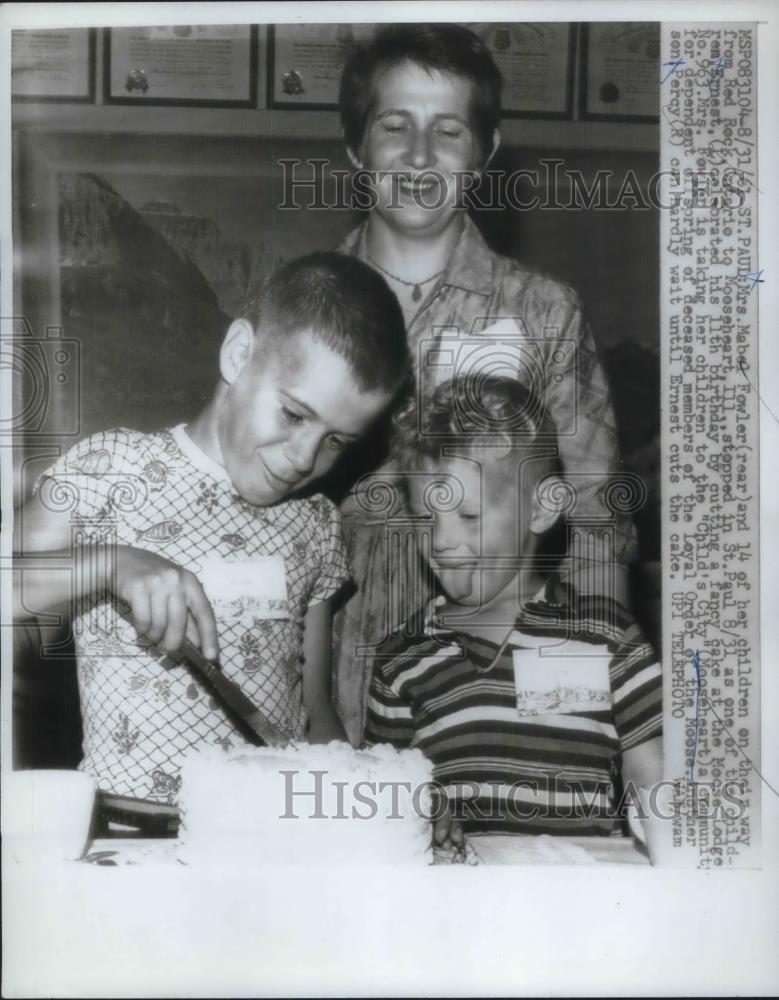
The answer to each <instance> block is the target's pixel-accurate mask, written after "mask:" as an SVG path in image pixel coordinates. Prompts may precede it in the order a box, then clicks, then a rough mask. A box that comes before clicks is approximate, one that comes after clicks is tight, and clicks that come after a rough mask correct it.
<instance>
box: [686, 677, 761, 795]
mask: <svg viewBox="0 0 779 1000" xmlns="http://www.w3.org/2000/svg"><path fill="white" fill-rule="evenodd" d="M704 697H706V696H705V695H704ZM706 701H707V702H708V703H709V708H710V709H711V710H712V712H713V714H714V717H715V719H716V720H717V722H719V723H720V724H721V726H722V728H723V729H724V730H725V732H727V731H728V724H727V722H725V720H724V719H723V718H722V716H721V715H720V714H719V712H718V711H717V709H716V708H715V707H714V705H713V704H712V702H711V698H706ZM728 739H730V741H731V742H732V743H733V746H734V747H735V748H736V750H738V752H739V753H740V754H741V756H742V757H743V758H744V760H745V761H746V762H747V764H749V766H750V767H751V768H752V770H753V771H754V772H755V774H756V775H757V776H758V778H760V780H761V781H762V782H763V784H764V785H766V786H767V787H768V788H770V789H771V791H772V792H773V793H774V795H775V796H776V797H777V798H778V799H779V792H778V791H777V790H776V789H775V788H774V786H773V785H772V784H771V782H770V781H769V780H768V778H766V777H764V776H763V774H762V772H761V771H759V770H758V768H757V767H756V766H755V765H754V763H753V762H752V760H751V758H750V757H748V756H747V755H746V754H745V753H744V751H743V750H742V749H741V747H740V746H739V745H738V743H737V742H736V740H735V739H733V737H732V736H729V737H728Z"/></svg>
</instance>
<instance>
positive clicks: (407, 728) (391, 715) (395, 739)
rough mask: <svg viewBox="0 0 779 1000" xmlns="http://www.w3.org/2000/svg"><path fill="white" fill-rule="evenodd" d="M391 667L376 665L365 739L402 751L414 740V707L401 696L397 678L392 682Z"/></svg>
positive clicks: (383, 662) (376, 662) (369, 698)
mask: <svg viewBox="0 0 779 1000" xmlns="http://www.w3.org/2000/svg"><path fill="white" fill-rule="evenodd" d="M392 666H393V665H392V663H386V662H385V661H383V660H376V661H375V663H374V666H373V675H372V677H371V686H370V690H369V693H368V720H367V724H366V730H365V739H366V741H367V742H368V743H389V744H391V745H392V746H394V747H397V748H398V749H399V750H402V749H404V748H405V747H408V746H410V745H411V742H412V740H413V738H414V715H413V711H412V707H411V705H410V704H409V703H408V701H407V700H406V699H405V698H403V697H402V696H401V694H400V693H399V689H398V682H397V678H395V679H394V680H393V676H394V674H393V670H392Z"/></svg>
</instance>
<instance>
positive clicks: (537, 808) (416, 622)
mask: <svg viewBox="0 0 779 1000" xmlns="http://www.w3.org/2000/svg"><path fill="white" fill-rule="evenodd" d="M397 423H398V451H399V454H400V455H401V456H402V457H401V462H402V464H401V468H402V470H403V473H404V477H405V478H404V484H405V488H406V492H407V495H408V501H409V507H410V510H411V512H412V515H413V517H414V518H415V520H416V522H417V524H418V526H419V529H420V531H421V532H422V533H423V535H425V536H426V538H423V539H422V541H421V543H420V544H421V546H422V549H423V551H427V553H428V560H429V564H430V567H431V569H432V572H433V574H434V575H435V577H436V579H437V581H438V584H439V585H440V586H439V595H438V596H437V597H436V598H434V599H433V600H432V601H431V602H430V604H429V605H428V606H427V607H425V608H423V609H422V610H421V611H420V612H419V613H418V614H417V615H416V616H415V617H414V618H413V619H412V620H411V621H408V622H406V623H405V625H404V626H403V627H402V628H400V629H398V630H397V631H396V632H395V633H394V634H393V635H392V636H390V637H389V638H388V639H387V640H385V642H384V644H383V646H382V647H381V648H380V651H379V655H378V656H377V658H376V662H375V666H374V674H373V680H372V684H371V691H370V700H369V709H368V730H367V736H368V739H369V740H370V741H372V742H376V743H392V744H393V745H395V746H396V747H398V748H400V747H408V746H414V747H418V748H419V749H420V750H422V751H423V753H424V754H425V755H426V756H427V757H428V758H429V759H430V760H431V761H432V763H433V765H434V771H433V773H434V777H435V778H436V780H437V781H438V782H439V783H440V784H441V785H442V786H444V788H445V791H446V795H447V798H448V800H449V806H450V812H449V815H448V817H446V818H445V821H444V822H443V823H440V824H439V831H438V832H439V837H440V838H441V839H443V838H444V837H446V836H447V835H451V838H452V840H454V841H457V840H461V837H462V832H463V830H464V831H465V833H469V832H470V833H479V832H481V833H484V832H490V833H537V834H539V833H551V834H573V835H590V834H593V835H609V834H619V832H620V829H621V815H620V811H619V810H618V809H617V808H616V806H617V800H618V798H619V795H620V787H621V781H623V780H624V782H626V783H627V782H630V783H632V785H633V786H639V787H641V786H651V785H654V784H655V783H656V782H658V781H659V780H660V778H661V747H660V733H661V724H662V692H661V671H660V667H659V665H658V664H657V663H656V662H655V657H654V654H653V651H652V649H651V647H650V646H649V645H648V644H647V643H646V642H645V641H644V640H643V638H642V637H641V635H640V633H639V631H638V629H637V627H636V626H635V625H634V624H633V623H632V622H631V621H630V620H629V618H628V616H627V614H626V612H625V611H624V609H623V608H622V607H621V606H620V605H619V604H617V603H616V602H615V601H613V600H612V599H610V598H605V597H598V596H589V595H588V596H586V597H579V596H577V594H576V592H575V591H574V590H573V589H572V588H570V587H566V586H563V585H562V584H560V583H559V582H558V581H557V580H556V579H555V577H554V576H553V575H551V574H548V573H546V572H544V567H543V565H542V564H540V563H539V559H538V553H537V550H538V545H539V539H540V538H541V537H542V536H543V534H544V532H546V531H547V530H548V529H549V528H550V527H551V526H552V525H553V524H554V522H555V521H556V520H557V518H558V516H559V513H558V508H557V504H556V499H559V498H556V497H555V494H556V492H559V490H560V489H561V488H563V489H564V488H565V487H564V486H563V484H562V483H561V481H560V480H558V479H557V478H556V476H555V474H554V468H555V455H556V444H555V435H554V429H553V427H552V425H551V424H550V423H549V421H548V419H547V417H546V416H545V414H544V412H543V408H542V407H541V405H540V403H539V402H538V400H537V399H535V398H534V397H533V395H532V393H531V392H530V391H529V390H528V389H526V388H525V387H524V386H523V385H522V384H521V383H519V382H517V381H516V380H513V379H506V378H501V377H498V376H490V375H481V376H465V377H460V378H458V379H455V380H454V381H452V382H447V383H443V384H441V385H440V386H438V387H437V388H436V390H435V391H434V393H433V395H432V399H431V401H430V402H429V403H427V404H426V405H425V406H422V407H420V411H419V413H417V412H414V411H406V414H405V415H403V416H402V417H401V418H400V419H399V420H398V421H397ZM452 820H454V822H452Z"/></svg>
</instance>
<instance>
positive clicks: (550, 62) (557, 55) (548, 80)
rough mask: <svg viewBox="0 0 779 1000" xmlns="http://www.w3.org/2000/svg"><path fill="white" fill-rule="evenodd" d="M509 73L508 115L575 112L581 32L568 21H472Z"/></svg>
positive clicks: (568, 114)
mask: <svg viewBox="0 0 779 1000" xmlns="http://www.w3.org/2000/svg"><path fill="white" fill-rule="evenodd" d="M466 27H468V28H470V29H471V31H474V32H476V34H477V35H479V37H480V38H481V39H482V41H483V42H484V43H485V44H486V45H487V47H488V48H489V50H490V52H491V53H492V57H493V59H494V60H495V63H496V64H497V67H498V69H499V70H500V72H501V74H502V76H503V116H504V117H505V118H553V119H569V118H571V117H573V80H574V71H573V66H574V57H575V53H576V33H575V30H574V27H573V25H571V24H568V23H565V22H554V21H552V22H547V23H544V24H538V23H533V22H523V21H513V22H505V23H470V24H467V25H466Z"/></svg>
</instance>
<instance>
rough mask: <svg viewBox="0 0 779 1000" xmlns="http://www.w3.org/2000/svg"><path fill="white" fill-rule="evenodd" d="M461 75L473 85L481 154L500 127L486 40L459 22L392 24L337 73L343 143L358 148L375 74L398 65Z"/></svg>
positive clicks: (497, 78)
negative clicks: (408, 64) (410, 65)
mask: <svg viewBox="0 0 779 1000" xmlns="http://www.w3.org/2000/svg"><path fill="white" fill-rule="evenodd" d="M403 62H412V63H415V64H416V65H418V66H421V67H422V68H423V69H426V70H439V71H440V72H443V73H451V74H452V75H454V76H459V77H462V78H463V79H465V80H467V81H468V82H469V83H470V85H471V91H472V94H473V106H472V108H471V117H472V120H473V122H474V126H475V131H476V136H477V139H478V141H479V145H480V146H481V149H482V154H483V156H485V157H486V156H487V155H488V154H489V153H490V152H491V150H492V136H493V133H494V131H495V129H496V128H498V126H499V125H500V95H501V89H502V86H503V78H502V76H501V74H500V70H499V69H498V67H497V66H496V65H495V61H494V59H493V58H492V55H491V54H490V50H489V49H488V48H487V46H486V45H485V44H484V42H483V41H482V40H481V39H480V38H479V36H478V35H475V34H474V33H473V32H472V31H469V30H468V28H465V27H463V26H462V25H459V24H393V25H388V26H386V27H384V28H380V29H379V30H378V31H377V32H376V34H375V36H374V38H373V41H371V42H370V43H368V44H366V45H364V46H361V47H358V48H356V49H355V50H354V51H353V52H352V54H351V56H350V57H349V59H348V60H347V62H346V65H345V67H344V70H343V74H342V75H341V86H340V91H339V96H338V101H339V105H340V109H341V125H342V126H343V131H344V138H345V140H346V144H347V146H348V147H349V148H350V149H352V150H354V151H355V152H358V151H359V149H360V146H361V145H362V140H363V136H364V134H365V126H366V124H367V121H368V117H369V115H370V113H371V111H372V109H373V104H374V100H375V93H374V82H375V80H376V77H377V75H378V74H379V73H380V72H382V71H383V70H387V69H389V68H391V67H392V66H396V65H398V64H399V63H403Z"/></svg>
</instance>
